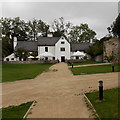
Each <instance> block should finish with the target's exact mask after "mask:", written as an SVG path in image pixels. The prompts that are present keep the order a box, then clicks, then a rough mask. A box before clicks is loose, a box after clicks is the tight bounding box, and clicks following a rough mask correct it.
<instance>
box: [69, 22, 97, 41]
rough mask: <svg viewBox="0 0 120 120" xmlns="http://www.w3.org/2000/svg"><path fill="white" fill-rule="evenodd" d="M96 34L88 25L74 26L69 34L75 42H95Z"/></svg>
mask: <svg viewBox="0 0 120 120" xmlns="http://www.w3.org/2000/svg"><path fill="white" fill-rule="evenodd" d="M95 35H96V33H95V32H94V31H93V30H91V29H90V28H89V27H88V24H81V25H77V26H73V27H72V29H71V31H70V32H69V36H70V40H71V41H74V42H88V41H89V42H90V40H95V39H96V38H95Z"/></svg>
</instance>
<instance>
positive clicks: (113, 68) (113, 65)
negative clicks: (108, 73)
mask: <svg viewBox="0 0 120 120" xmlns="http://www.w3.org/2000/svg"><path fill="white" fill-rule="evenodd" d="M114 71H115V70H114V64H112V72H114Z"/></svg>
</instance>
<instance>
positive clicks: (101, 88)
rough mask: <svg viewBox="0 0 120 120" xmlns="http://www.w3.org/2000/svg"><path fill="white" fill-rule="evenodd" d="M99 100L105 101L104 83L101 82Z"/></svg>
mask: <svg viewBox="0 0 120 120" xmlns="http://www.w3.org/2000/svg"><path fill="white" fill-rule="evenodd" d="M99 100H103V81H102V80H101V81H99Z"/></svg>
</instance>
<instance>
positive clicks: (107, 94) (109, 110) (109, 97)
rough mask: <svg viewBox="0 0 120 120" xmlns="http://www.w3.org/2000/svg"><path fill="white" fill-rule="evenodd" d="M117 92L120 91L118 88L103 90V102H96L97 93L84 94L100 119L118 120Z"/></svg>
mask: <svg viewBox="0 0 120 120" xmlns="http://www.w3.org/2000/svg"><path fill="white" fill-rule="evenodd" d="M118 91H120V88H114V89H110V90H104V100H103V101H102V102H98V99H99V98H98V91H97V92H93V93H86V96H87V97H88V99H89V100H90V102H91V103H92V105H93V107H94V108H95V110H96V112H97V114H98V115H99V117H100V118H101V119H118V118H119V117H118V115H119V114H118V113H119V107H120V105H119V104H118ZM118 105H119V106H118Z"/></svg>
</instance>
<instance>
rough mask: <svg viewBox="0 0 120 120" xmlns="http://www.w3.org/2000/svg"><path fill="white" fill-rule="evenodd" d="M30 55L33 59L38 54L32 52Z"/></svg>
mask: <svg viewBox="0 0 120 120" xmlns="http://www.w3.org/2000/svg"><path fill="white" fill-rule="evenodd" d="M30 55H31V56H33V57H34V58H35V57H36V56H37V55H38V52H32V53H31V54H30Z"/></svg>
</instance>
